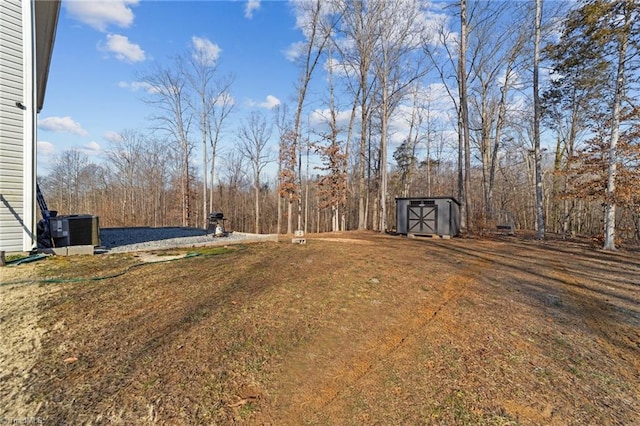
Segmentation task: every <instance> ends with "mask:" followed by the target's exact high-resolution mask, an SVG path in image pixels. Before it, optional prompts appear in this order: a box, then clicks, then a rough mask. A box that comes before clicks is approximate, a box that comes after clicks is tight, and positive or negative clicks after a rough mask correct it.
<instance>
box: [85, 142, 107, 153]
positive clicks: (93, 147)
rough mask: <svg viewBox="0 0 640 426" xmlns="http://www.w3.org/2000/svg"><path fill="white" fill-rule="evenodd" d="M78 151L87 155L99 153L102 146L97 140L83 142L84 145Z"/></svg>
mask: <svg viewBox="0 0 640 426" xmlns="http://www.w3.org/2000/svg"><path fill="white" fill-rule="evenodd" d="M80 151H82V152H84V153H86V154H88V155H95V154H99V153H100V152H101V151H102V147H101V146H100V144H99V143H98V142H96V141H91V142H89V143H86V144H84V146H83V147H82V148H81V149H80Z"/></svg>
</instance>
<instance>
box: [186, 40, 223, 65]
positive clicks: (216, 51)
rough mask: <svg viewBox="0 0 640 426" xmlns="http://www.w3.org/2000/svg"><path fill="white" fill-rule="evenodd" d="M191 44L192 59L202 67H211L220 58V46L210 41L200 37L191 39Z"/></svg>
mask: <svg viewBox="0 0 640 426" xmlns="http://www.w3.org/2000/svg"><path fill="white" fill-rule="evenodd" d="M191 43H192V44H193V49H194V52H193V58H194V59H195V60H196V61H198V62H200V63H201V64H203V65H213V64H215V62H216V61H217V60H218V58H219V57H220V52H222V49H220V46H218V45H217V44H215V43H213V42H212V41H211V40H209V39H207V38H202V37H196V36H193V37H191Z"/></svg>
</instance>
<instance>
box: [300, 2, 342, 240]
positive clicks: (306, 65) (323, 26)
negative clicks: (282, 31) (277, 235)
mask: <svg viewBox="0 0 640 426" xmlns="http://www.w3.org/2000/svg"><path fill="white" fill-rule="evenodd" d="M330 4H331V3H329V2H326V1H322V0H313V1H301V2H296V3H295V6H296V7H297V8H298V10H297V14H298V16H299V17H300V19H299V22H298V25H299V26H300V28H301V30H302V32H303V33H304V35H305V38H306V40H305V41H304V44H303V47H302V48H301V51H302V52H303V53H302V55H301V57H300V58H301V61H302V70H301V72H300V78H299V81H298V85H297V91H298V97H297V106H296V111H295V115H294V120H293V134H292V137H293V139H292V141H291V144H292V151H293V152H294V153H295V152H296V151H297V152H298V167H297V169H298V171H297V172H298V188H297V191H298V192H299V191H300V190H301V188H302V150H301V149H300V140H301V138H302V136H301V126H302V124H301V120H302V112H303V111H302V109H303V106H304V102H305V99H306V97H307V90H308V88H309V82H310V81H311V76H312V75H313V72H314V70H315V68H316V66H317V65H318V62H319V60H320V58H321V56H322V52H323V50H324V47H325V46H326V44H327V42H328V41H329V37H330V36H331V31H332V29H331V28H332V25H331V24H328V23H327V21H325V18H327V17H328V16H330V15H329V14H328V13H327V7H328V5H330ZM294 174H295V172H294ZM297 199H298V229H302V205H301V203H300V196H298V197H297Z"/></svg>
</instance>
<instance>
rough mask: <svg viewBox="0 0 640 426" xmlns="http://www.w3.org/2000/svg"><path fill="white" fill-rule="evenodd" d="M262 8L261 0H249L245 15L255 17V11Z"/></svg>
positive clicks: (248, 17) (249, 17)
mask: <svg viewBox="0 0 640 426" xmlns="http://www.w3.org/2000/svg"><path fill="white" fill-rule="evenodd" d="M258 9H260V0H247V4H246V5H245V7H244V17H245V18H247V19H251V18H253V12H255V11H256V10H258Z"/></svg>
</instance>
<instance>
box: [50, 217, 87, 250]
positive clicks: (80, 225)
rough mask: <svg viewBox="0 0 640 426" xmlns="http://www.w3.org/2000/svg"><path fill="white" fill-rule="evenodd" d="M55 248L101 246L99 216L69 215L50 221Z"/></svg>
mask: <svg viewBox="0 0 640 426" xmlns="http://www.w3.org/2000/svg"><path fill="white" fill-rule="evenodd" d="M49 226H50V229H51V240H52V241H53V247H68V246H94V247H95V246H99V245H100V225H99V220H98V216H92V215H69V216H55V217H52V218H51V219H49Z"/></svg>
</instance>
